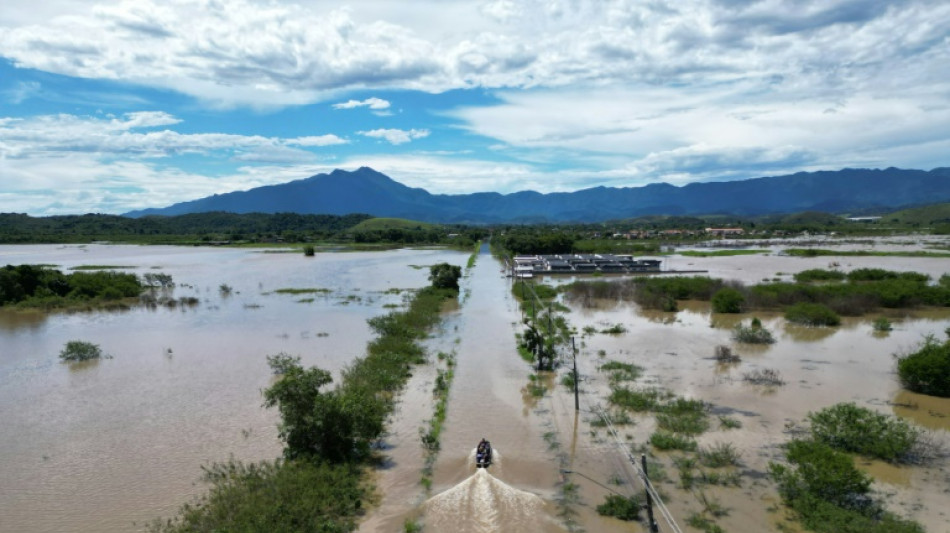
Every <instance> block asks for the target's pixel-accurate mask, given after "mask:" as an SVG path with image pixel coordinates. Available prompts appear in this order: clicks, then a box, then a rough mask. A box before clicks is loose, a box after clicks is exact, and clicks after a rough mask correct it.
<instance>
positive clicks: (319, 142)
mask: <svg viewBox="0 0 950 533" xmlns="http://www.w3.org/2000/svg"><path fill="white" fill-rule="evenodd" d="M349 142H350V141H348V140H346V139H343V138H341V137H338V136H336V135H333V134H327V135H312V136H308V137H295V138H293V139H287V140H286V141H285V144H288V145H293V146H333V145H337V144H347V143H349Z"/></svg>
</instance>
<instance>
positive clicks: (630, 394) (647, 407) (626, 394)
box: [607, 387, 671, 412]
mask: <svg viewBox="0 0 950 533" xmlns="http://www.w3.org/2000/svg"><path fill="white" fill-rule="evenodd" d="M670 395H671V393H670V392H668V391H664V390H661V389H642V390H633V389H628V388H626V387H615V388H614V389H613V390H611V392H610V396H609V397H608V398H607V400H608V401H609V402H610V403H612V404H614V405H616V406H617V407H622V408H624V409H630V410H631V411H636V412H644V411H653V410H655V409H656V408H657V407H658V406H659V405H660V403H661V402H662V401H663V400H665V399H667V398H669V396H670Z"/></svg>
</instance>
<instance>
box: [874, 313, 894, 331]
mask: <svg viewBox="0 0 950 533" xmlns="http://www.w3.org/2000/svg"><path fill="white" fill-rule="evenodd" d="M871 327H872V328H874V331H891V330H892V329H894V326H893V325H892V324H891V321H890V320H888V319H887V318H886V317H883V316H882V317H880V318H878V319H876V320H875V321H874V323H873V324H872V325H871Z"/></svg>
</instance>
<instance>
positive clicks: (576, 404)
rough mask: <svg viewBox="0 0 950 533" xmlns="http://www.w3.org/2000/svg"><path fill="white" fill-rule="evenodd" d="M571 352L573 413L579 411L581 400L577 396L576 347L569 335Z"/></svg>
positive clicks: (572, 337)
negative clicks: (572, 354)
mask: <svg viewBox="0 0 950 533" xmlns="http://www.w3.org/2000/svg"><path fill="white" fill-rule="evenodd" d="M571 352H573V353H574V411H580V410H581V400H580V397H579V396H578V395H577V387H578V379H577V345H576V344H574V336H573V335H571Z"/></svg>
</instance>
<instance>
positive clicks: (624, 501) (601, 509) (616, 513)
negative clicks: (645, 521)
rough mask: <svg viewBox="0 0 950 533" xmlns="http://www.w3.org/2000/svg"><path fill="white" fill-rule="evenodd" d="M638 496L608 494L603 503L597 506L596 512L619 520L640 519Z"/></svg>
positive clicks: (640, 505)
mask: <svg viewBox="0 0 950 533" xmlns="http://www.w3.org/2000/svg"><path fill="white" fill-rule="evenodd" d="M642 506H643V505H642V504H641V503H640V498H639V496H631V497H629V498H625V497H623V496H620V495H617V494H608V495H607V497H606V498H605V499H604V503H602V504H600V505H598V506H597V514H599V515H601V516H612V517H614V518H619V519H620V520H626V521H628V522H629V521H633V520H639V519H640V508H641V507H642Z"/></svg>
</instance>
